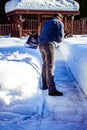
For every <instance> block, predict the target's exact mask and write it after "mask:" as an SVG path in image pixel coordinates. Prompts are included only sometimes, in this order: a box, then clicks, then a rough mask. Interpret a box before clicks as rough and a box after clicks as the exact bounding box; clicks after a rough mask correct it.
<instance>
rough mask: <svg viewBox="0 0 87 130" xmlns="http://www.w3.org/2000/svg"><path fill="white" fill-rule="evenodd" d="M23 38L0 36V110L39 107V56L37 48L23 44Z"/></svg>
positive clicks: (40, 97) (16, 110) (40, 99)
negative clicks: (30, 47)
mask: <svg viewBox="0 0 87 130" xmlns="http://www.w3.org/2000/svg"><path fill="white" fill-rule="evenodd" d="M26 40H27V38H22V39H20V38H3V37H2V38H0V110H3V111H7V110H8V108H9V107H6V106H10V110H9V111H13V112H17V113H25V114H27V113H28V114H29V113H30V114H32V113H35V112H37V113H39V112H40V109H41V107H42V106H41V103H40V104H39V102H42V96H41V90H40V89H39V87H40V86H41V80H40V77H41V76H40V75H41V57H40V54H39V51H38V49H29V48H25V46H24V43H25V42H26ZM25 106H26V110H25V109H21V108H24V107H25ZM33 106H34V107H33ZM28 108H29V109H28ZM5 109H6V110H5Z"/></svg>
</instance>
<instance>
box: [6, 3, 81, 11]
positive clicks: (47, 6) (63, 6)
mask: <svg viewBox="0 0 87 130" xmlns="http://www.w3.org/2000/svg"><path fill="white" fill-rule="evenodd" d="M10 5H11V6H10ZM9 7H10V8H9ZM15 9H25V10H26V9H30V10H32V9H33V10H34V9H35V10H38V9H39V10H68V11H70V10H74V11H77V10H79V4H78V3H77V2H76V1H74V0H11V1H9V2H7V3H6V6H5V10H6V12H9V11H12V10H15Z"/></svg>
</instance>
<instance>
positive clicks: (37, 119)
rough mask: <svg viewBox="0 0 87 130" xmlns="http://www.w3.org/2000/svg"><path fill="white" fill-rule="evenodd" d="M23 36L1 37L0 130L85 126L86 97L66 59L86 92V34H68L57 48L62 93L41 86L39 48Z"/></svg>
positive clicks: (57, 78) (71, 129)
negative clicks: (30, 45)
mask: <svg viewBox="0 0 87 130" xmlns="http://www.w3.org/2000/svg"><path fill="white" fill-rule="evenodd" d="M26 40H27V37H23V38H11V37H7V38H5V37H0V130H49V129H50V130H77V129H79V130H86V129H87V101H86V99H85V97H84V95H83V93H82V92H81V91H80V89H79V87H77V86H78V85H77V84H76V82H75V80H74V78H73V77H72V75H71V73H70V70H69V67H68V65H67V63H68V64H69V66H70V69H71V71H72V73H73V75H74V76H75V78H76V80H77V81H78V83H79V86H81V87H82V89H83V90H84V92H87V91H85V90H87V88H86V86H84V84H85V85H87V84H86V83H87V69H86V68H87V66H86V63H87V60H86V59H87V51H86V49H87V43H86V40H87V36H85V37H83V36H77V37H73V38H67V39H65V40H64V42H63V43H62V44H61V45H60V47H59V48H56V64H55V82H56V87H57V89H58V90H60V91H62V92H63V93H64V95H63V96H62V97H51V96H48V90H44V91H42V90H41V64H42V61H41V57H40V53H39V49H38V48H37V49H29V48H26V47H25V46H24V43H25V42H26ZM62 54H63V55H64V57H65V59H64V58H63V56H62ZM80 64H81V65H80ZM80 69H81V70H80ZM84 78H85V81H84ZM84 87H85V89H84Z"/></svg>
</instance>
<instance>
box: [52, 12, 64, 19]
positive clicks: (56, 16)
mask: <svg viewBox="0 0 87 130" xmlns="http://www.w3.org/2000/svg"><path fill="white" fill-rule="evenodd" d="M54 17H55V18H61V19H63V16H62V14H60V13H55V14H54Z"/></svg>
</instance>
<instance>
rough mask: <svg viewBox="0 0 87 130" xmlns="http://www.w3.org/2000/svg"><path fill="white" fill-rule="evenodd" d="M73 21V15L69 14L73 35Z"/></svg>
mask: <svg viewBox="0 0 87 130" xmlns="http://www.w3.org/2000/svg"><path fill="white" fill-rule="evenodd" d="M73 21H74V16H73V15H72V16H71V34H72V35H73Z"/></svg>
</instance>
